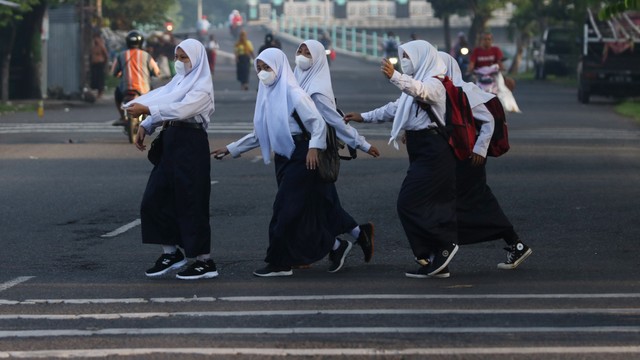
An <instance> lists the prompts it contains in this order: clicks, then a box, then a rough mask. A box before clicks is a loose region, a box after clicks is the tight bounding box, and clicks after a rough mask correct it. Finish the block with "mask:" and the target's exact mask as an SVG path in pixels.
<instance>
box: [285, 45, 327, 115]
mask: <svg viewBox="0 0 640 360" xmlns="http://www.w3.org/2000/svg"><path fill="white" fill-rule="evenodd" d="M302 44H305V45H307V48H309V52H310V53H311V61H312V64H311V67H310V68H309V69H307V70H302V69H300V68H299V67H297V66H296V68H295V69H294V71H293V73H294V75H295V77H296V80H298V83H300V87H301V88H303V89H304V91H306V92H307V94H309V96H311V95H313V94H322V95H324V96H326V97H328V98H329V100H331V103H332V104H333V105H334V106H335V105H336V104H335V95H334V94H333V86H332V85H331V72H330V71H329V63H328V62H327V55H326V54H325V52H324V51H325V48H324V46H323V45H322V43H321V42H319V41H317V40H306V41H304V42H302ZM302 44H300V45H302ZM299 48H300V47H299V46H298V49H299Z"/></svg>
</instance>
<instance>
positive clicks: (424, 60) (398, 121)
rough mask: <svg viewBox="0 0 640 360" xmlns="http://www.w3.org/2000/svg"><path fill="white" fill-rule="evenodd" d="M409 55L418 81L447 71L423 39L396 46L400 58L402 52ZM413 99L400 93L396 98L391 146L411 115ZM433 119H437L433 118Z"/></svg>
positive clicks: (396, 142) (395, 145) (433, 50)
mask: <svg viewBox="0 0 640 360" xmlns="http://www.w3.org/2000/svg"><path fill="white" fill-rule="evenodd" d="M405 52H406V53H407V54H408V55H409V59H410V60H411V63H412V64H413V68H414V69H415V72H414V74H413V78H414V79H415V80H418V81H422V82H425V81H427V80H428V79H430V78H432V77H434V76H441V75H444V74H445V72H446V71H447V68H446V66H445V65H444V62H443V61H442V60H441V59H440V57H438V50H436V48H435V47H434V46H433V45H431V44H430V43H428V42H426V41H424V40H413V41H409V42H408V43H406V44H402V45H400V46H399V47H398V56H399V58H400V59H402V56H403V54H404V53H405ZM413 102H414V99H413V98H412V97H411V96H409V95H407V94H406V93H402V95H400V99H398V108H397V109H396V115H395V117H394V119H393V127H392V128H391V138H390V139H389V144H391V143H392V142H393V146H394V147H395V148H396V149H398V148H399V147H398V140H399V139H400V131H401V130H402V129H403V128H404V125H405V123H406V122H407V120H408V119H409V116H411V105H412V104H413ZM434 121H437V120H435V119H434Z"/></svg>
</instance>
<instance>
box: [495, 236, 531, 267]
mask: <svg viewBox="0 0 640 360" xmlns="http://www.w3.org/2000/svg"><path fill="white" fill-rule="evenodd" d="M504 249H505V250H507V261H505V262H503V263H500V264H498V269H504V270H511V269H515V268H517V267H518V265H520V264H521V263H522V262H523V261H524V260H525V259H526V258H528V257H529V255H531V254H532V253H533V250H531V248H530V247H528V246H527V245H525V244H523V243H521V242H518V243H516V244H514V245H511V246H508V247H506V248H504Z"/></svg>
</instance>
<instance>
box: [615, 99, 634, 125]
mask: <svg viewBox="0 0 640 360" xmlns="http://www.w3.org/2000/svg"><path fill="white" fill-rule="evenodd" d="M615 109H616V112H617V113H618V114H621V115H624V116H628V117H630V118H633V119H635V120H636V121H640V100H638V99H636V100H627V101H625V102H623V103H622V104H620V105H617V106H616V107H615Z"/></svg>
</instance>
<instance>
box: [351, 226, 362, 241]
mask: <svg viewBox="0 0 640 360" xmlns="http://www.w3.org/2000/svg"><path fill="white" fill-rule="evenodd" d="M349 235H351V236H353V238H354V239H356V240H357V239H358V237H359V236H360V225H358V226H356V227H354V228H353V229H351V231H350V232H349Z"/></svg>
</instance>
